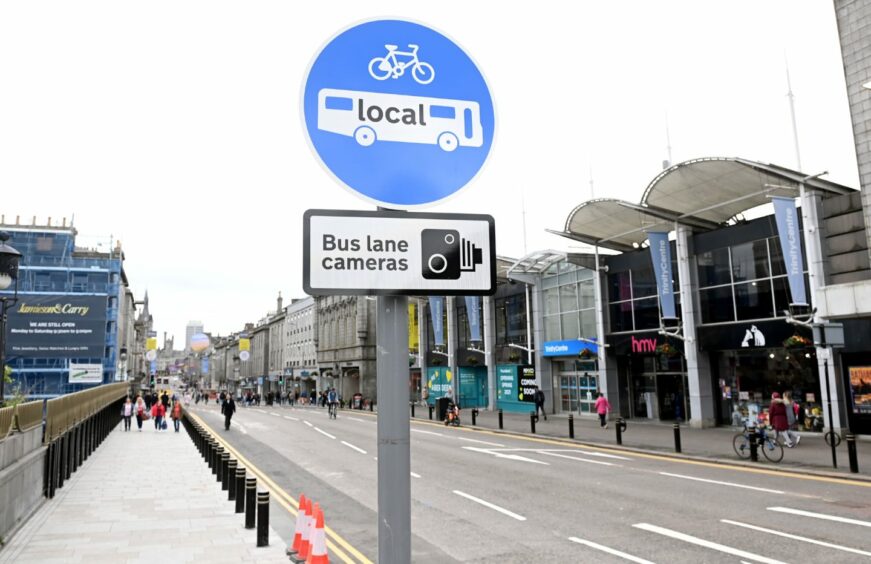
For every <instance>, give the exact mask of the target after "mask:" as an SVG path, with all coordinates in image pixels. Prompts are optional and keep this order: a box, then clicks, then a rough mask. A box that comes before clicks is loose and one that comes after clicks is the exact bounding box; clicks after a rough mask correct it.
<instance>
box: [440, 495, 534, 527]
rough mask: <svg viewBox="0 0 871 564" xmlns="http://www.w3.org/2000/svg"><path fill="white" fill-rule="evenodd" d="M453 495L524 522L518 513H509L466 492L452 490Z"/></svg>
mask: <svg viewBox="0 0 871 564" xmlns="http://www.w3.org/2000/svg"><path fill="white" fill-rule="evenodd" d="M454 493H455V494H456V495H458V496H460V497H464V498H466V499H468V500H471V501H474V502H475V503H478V504H480V505H483V506H484V507H489V508H490V509H492V510H494V511H498V512H499V513H502V514H503V515H508V516H509V517H511V518H512V519H517V520H518V521H526V517H524V516H523V515H520V514H518V513H514V512H513V511H509V510H508V509H505V508H504V507H499V506H498V505H496V504H495V503H490V502H489V501H484V500H483V499H481V498H480V497H475V496H473V495H469V494H467V493H466V492H461V491H460V490H454Z"/></svg>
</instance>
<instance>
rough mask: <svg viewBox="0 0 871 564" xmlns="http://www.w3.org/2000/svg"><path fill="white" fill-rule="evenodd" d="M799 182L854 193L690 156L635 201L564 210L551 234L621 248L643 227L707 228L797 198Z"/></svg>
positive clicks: (769, 168) (776, 171) (797, 176)
mask: <svg viewBox="0 0 871 564" xmlns="http://www.w3.org/2000/svg"><path fill="white" fill-rule="evenodd" d="M801 182H803V183H804V185H805V187H806V188H811V189H815V190H819V191H822V192H825V193H828V194H846V193H849V192H853V191H854V190H853V189H851V188H847V187H846V186H842V185H840V184H836V183H834V182H829V181H827V180H821V179H819V178H815V177H808V176H806V175H804V174H802V173H800V172H797V171H794V170H790V169H787V168H783V167H779V166H776V165H770V164H762V163H757V162H754V161H748V160H745V159H739V158H705V159H695V160H691V161H686V162H683V163H680V164H676V165H674V166H672V167H670V168H668V169H666V170H664V171H662V172H661V173H660V174H659V175H658V176H657V177H656V178H654V179H653V181H652V182H651V183H650V184H649V185H648V186H647V189H646V190H645V191H644V195H643V196H642V198H641V202H640V203H639V204H632V203H630V202H625V201H622V200H615V199H597V200H590V201H587V202H584V203H582V204H581V205H579V206H578V207H576V208H575V209H573V210H572V211H571V213H569V216H568V218H567V219H566V225H565V229H564V231H562V232H558V231H551V232H552V233H556V234H558V235H562V236H564V237H568V238H570V239H573V240H576V241H581V242H584V243H589V244H592V245H599V246H602V247H606V248H611V249H614V250H618V251H627V250H631V249H633V248H634V247H635V246H636V245H638V244H641V243H642V242H643V241H645V240H646V239H647V231H650V230H654V231H655V230H661V229H664V230H667V231H670V230H672V229H673V228H674V224H675V222H677V223H681V224H684V225H688V226H691V227H693V228H694V229H696V230H702V231H707V230H711V229H716V228H718V227H720V226H722V225H724V224H725V223H727V222H728V221H729V220H731V219H733V218H734V217H736V216H737V215H739V214H741V213H743V212H745V211H747V210H749V209H752V208H755V207H757V206H760V205H762V204H766V203H768V202H769V199H770V197H771V196H784V197H797V196H798V195H799V183H801Z"/></svg>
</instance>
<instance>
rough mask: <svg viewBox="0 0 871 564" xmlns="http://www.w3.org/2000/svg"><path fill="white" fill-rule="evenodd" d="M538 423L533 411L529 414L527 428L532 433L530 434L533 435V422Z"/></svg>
mask: <svg viewBox="0 0 871 564" xmlns="http://www.w3.org/2000/svg"><path fill="white" fill-rule="evenodd" d="M536 421H538V415H536V414H535V412H534V411H530V412H529V428H530V429H531V431H532V434H533V435H534V434H535V422H536Z"/></svg>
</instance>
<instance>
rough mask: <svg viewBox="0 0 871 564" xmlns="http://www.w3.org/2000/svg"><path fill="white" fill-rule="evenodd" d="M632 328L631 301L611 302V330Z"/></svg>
mask: <svg viewBox="0 0 871 564" xmlns="http://www.w3.org/2000/svg"><path fill="white" fill-rule="evenodd" d="M632 330H633V327H632V302H619V303H616V304H611V332H612V333H619V332H621V331H632Z"/></svg>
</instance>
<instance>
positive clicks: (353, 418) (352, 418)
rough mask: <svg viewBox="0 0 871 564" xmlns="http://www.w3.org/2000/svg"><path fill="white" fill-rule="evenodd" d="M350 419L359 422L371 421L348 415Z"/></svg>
mask: <svg viewBox="0 0 871 564" xmlns="http://www.w3.org/2000/svg"><path fill="white" fill-rule="evenodd" d="M348 419H350V420H351V421H358V422H360V423H371V421H366V420H365V419H358V418H357V417H348Z"/></svg>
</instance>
